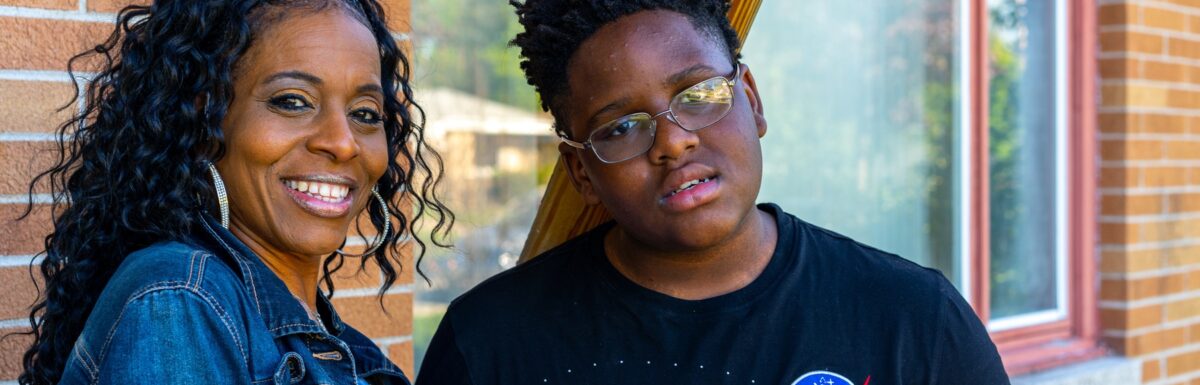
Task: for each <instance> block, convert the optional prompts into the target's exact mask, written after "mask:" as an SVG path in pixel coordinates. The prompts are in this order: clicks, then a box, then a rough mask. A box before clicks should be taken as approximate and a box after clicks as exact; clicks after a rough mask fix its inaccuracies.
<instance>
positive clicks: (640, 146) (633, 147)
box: [590, 113, 654, 163]
mask: <svg viewBox="0 0 1200 385" xmlns="http://www.w3.org/2000/svg"><path fill="white" fill-rule="evenodd" d="M590 139H591V141H592V148H593V149H595V150H596V156H598V157H600V160H603V161H605V162H609V163H614V162H620V161H623V160H626V159H629V158H633V157H635V156H638V155H641V154H642V153H644V152H646V149H648V148H650V146H651V145H653V144H654V120H653V119H651V118H650V114H647V113H636V114H630V115H625V116H622V117H620V118H618V119H617V120H614V121H611V122H608V123H605V124H604V125H602V126H600V128H597V129H596V130H595V131H593V132H592V135H591V137H590Z"/></svg>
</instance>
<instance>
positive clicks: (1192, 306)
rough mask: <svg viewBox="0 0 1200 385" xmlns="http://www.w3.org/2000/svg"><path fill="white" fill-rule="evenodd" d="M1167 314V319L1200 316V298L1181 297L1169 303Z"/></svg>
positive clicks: (1173, 319)
mask: <svg viewBox="0 0 1200 385" xmlns="http://www.w3.org/2000/svg"><path fill="white" fill-rule="evenodd" d="M1165 316H1166V320H1167V321H1178V320H1181V319H1186V318H1193V317H1196V316H1200V298H1190V299H1181V300H1178V301H1174V302H1170V303H1167V304H1166V313H1165Z"/></svg>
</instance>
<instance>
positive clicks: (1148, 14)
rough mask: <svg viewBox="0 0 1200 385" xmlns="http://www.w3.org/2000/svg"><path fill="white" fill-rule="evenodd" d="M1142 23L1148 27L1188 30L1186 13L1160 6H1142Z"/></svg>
mask: <svg viewBox="0 0 1200 385" xmlns="http://www.w3.org/2000/svg"><path fill="white" fill-rule="evenodd" d="M1142 24H1144V25H1146V26H1148V27H1154V28H1162V29H1169V30H1172V31H1179V32H1187V30H1188V20H1187V16H1186V15H1184V14H1182V13H1179V12H1175V11H1171V10H1166V9H1160V8H1151V7H1146V8H1142Z"/></svg>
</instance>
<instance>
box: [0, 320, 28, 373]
mask: <svg viewBox="0 0 1200 385" xmlns="http://www.w3.org/2000/svg"><path fill="white" fill-rule="evenodd" d="M28 330H29V329H28V328H20V329H16V328H13V329H0V381H5V380H15V379H16V378H17V376H18V375H20V374H21V355H23V354H25V349H26V348H28V347H29V344H32V343H33V338H32V337H30V336H28V335H24V334H13V333H23V332H25V331H28Z"/></svg>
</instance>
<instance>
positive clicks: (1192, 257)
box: [1160, 246, 1200, 267]
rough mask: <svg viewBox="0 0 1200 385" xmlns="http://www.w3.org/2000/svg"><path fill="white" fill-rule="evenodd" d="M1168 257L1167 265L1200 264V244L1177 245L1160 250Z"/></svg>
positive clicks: (1185, 265)
mask: <svg viewBox="0 0 1200 385" xmlns="http://www.w3.org/2000/svg"><path fill="white" fill-rule="evenodd" d="M1160 252H1161V253H1164V254H1165V255H1164V256H1165V257H1166V267H1194V266H1200V246H1176V247H1172V248H1169V249H1162V250H1161V251H1160Z"/></svg>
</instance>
